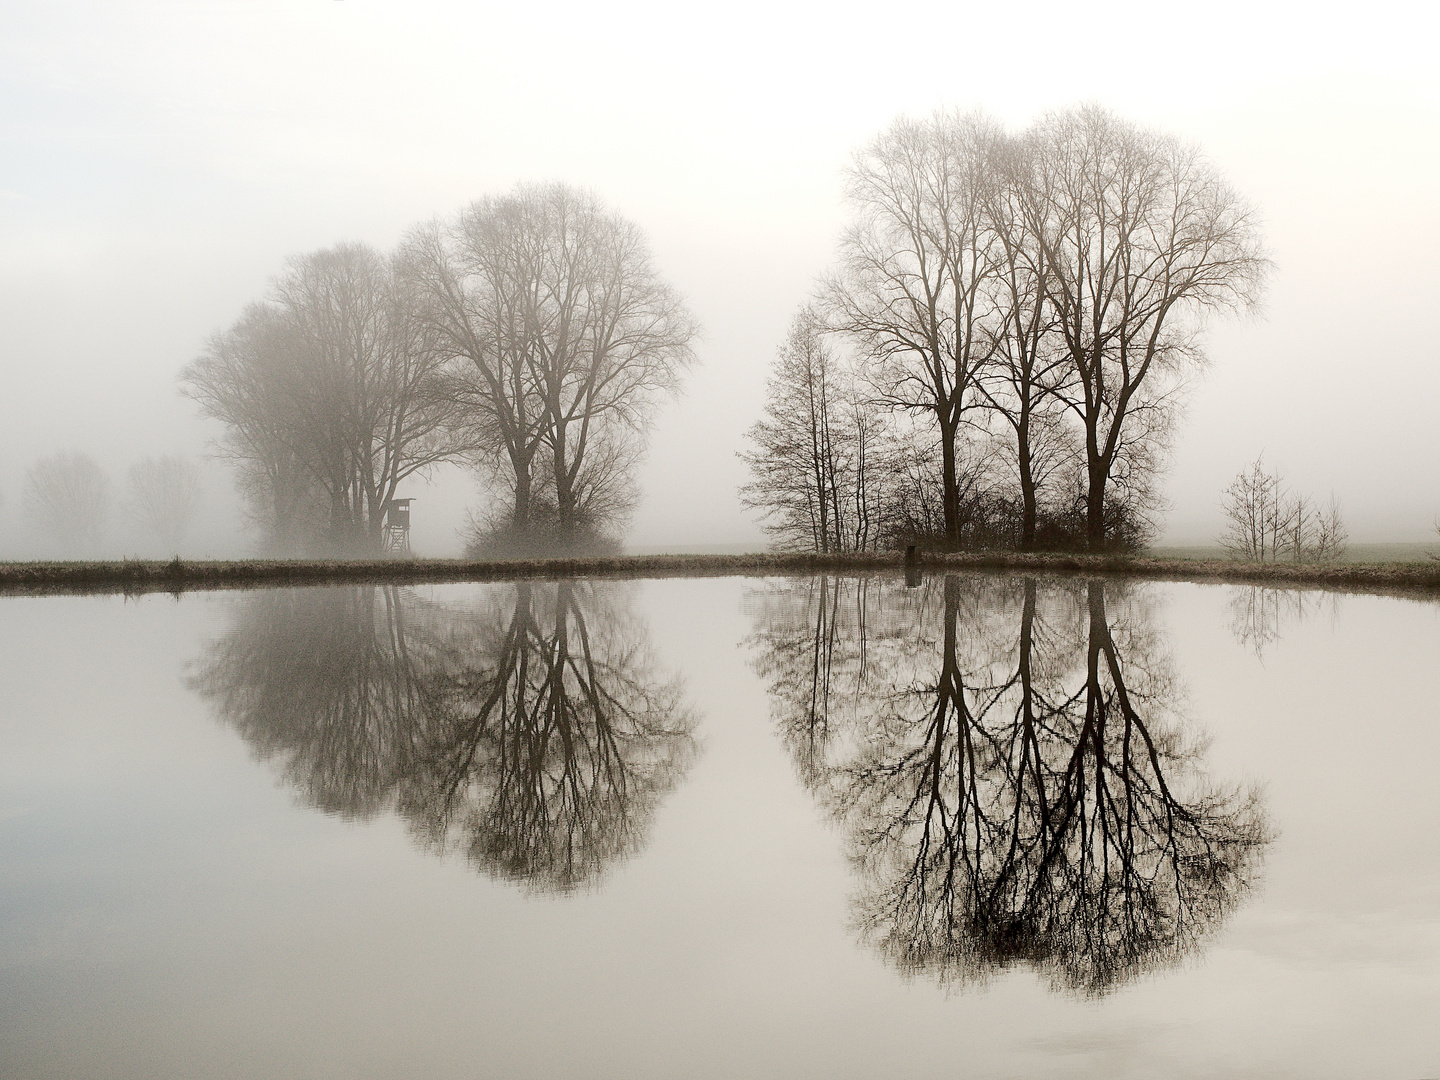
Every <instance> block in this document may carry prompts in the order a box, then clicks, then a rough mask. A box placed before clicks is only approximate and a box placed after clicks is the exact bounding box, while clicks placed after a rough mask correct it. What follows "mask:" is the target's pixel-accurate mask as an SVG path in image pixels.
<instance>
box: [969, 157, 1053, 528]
mask: <svg viewBox="0 0 1440 1080" xmlns="http://www.w3.org/2000/svg"><path fill="white" fill-rule="evenodd" d="M1038 153H1040V147H1039V144H1038V142H1037V140H1035V139H1033V138H1019V139H1017V138H1010V137H1005V136H1002V135H993V136H992V141H991V143H990V147H989V154H990V157H991V162H992V168H993V169H994V170H995V182H994V183H992V184H989V185H987V186H986V188H985V195H986V212H987V214H988V215H989V217H990V220H991V225H992V228H993V229H994V231H995V236H996V239H997V241H998V243H999V262H998V268H997V279H998V282H999V287H998V289H997V292H996V302H997V307H998V316H997V324H996V328H995V331H994V333H995V348H996V356H995V360H996V362H995V363H994V364H993V365H990V366H989V368H988V370H987V371H986V372H985V373H984V374H983V375H982V378H981V380H980V388H981V391H982V393H984V395H985V398H986V400H987V401H988V403H989V405H990V406H991V408H992V409H993V410H994V412H995V414H996V415H998V416H999V417H1000V418H1001V419H1002V420H1003V421H1004V423H1005V424H1006V425H1007V426H1008V427H1009V428H1010V430H1011V432H1012V436H1013V439H1014V455H1015V475H1016V479H1017V480H1018V481H1019V486H1020V505H1021V510H1020V537H1019V546H1020V548H1021V550H1022V551H1028V550H1031V549H1032V548H1034V547H1035V546H1036V541H1037V531H1038V526H1039V515H1040V492H1041V491H1042V489H1043V488H1044V487H1045V485H1046V482H1047V480H1049V479H1050V478H1051V477H1052V476H1053V475H1054V474H1056V473H1057V472H1059V471H1061V470H1063V469H1065V468H1066V467H1067V466H1069V465H1070V464H1071V463H1072V462H1073V460H1074V458H1075V450H1076V446H1075V445H1074V443H1075V440H1074V439H1073V438H1072V437H1071V436H1070V432H1069V431H1068V429H1067V428H1066V426H1065V423H1064V417H1063V416H1062V415H1061V405H1060V399H1059V398H1058V397H1057V391H1058V390H1059V389H1060V388H1061V386H1062V385H1063V384H1064V380H1065V379H1066V378H1067V377H1068V370H1067V363H1068V359H1069V357H1068V355H1067V354H1066V352H1065V350H1064V349H1063V348H1061V347H1059V346H1058V343H1057V341H1056V336H1057V333H1056V332H1057V329H1058V328H1057V326H1056V320H1055V316H1054V312H1053V309H1052V307H1051V305H1050V302H1049V282H1048V280H1047V279H1048V276H1049V273H1050V270H1049V265H1048V263H1047V261H1046V259H1047V248H1046V245H1044V244H1042V243H1040V242H1039V240H1038V238H1037V237H1036V235H1035V233H1034V231H1033V230H1032V229H1031V227H1030V226H1031V224H1032V223H1033V222H1035V221H1038V220H1042V219H1043V217H1044V214H1045V211H1044V208H1043V203H1044V199H1045V194H1044V191H1043V189H1042V188H1040V187H1038V186H1037V183H1036V180H1037V178H1038V179H1039V182H1040V183H1043V177H1044V173H1043V170H1041V169H1040V168H1038V166H1037V164H1036V161H1035V158H1036V155H1037V154H1038ZM1037 203H1038V204H1040V205H1037Z"/></svg>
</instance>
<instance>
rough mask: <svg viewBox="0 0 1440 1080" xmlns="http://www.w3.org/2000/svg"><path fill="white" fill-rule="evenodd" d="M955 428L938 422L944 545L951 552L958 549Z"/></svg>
mask: <svg viewBox="0 0 1440 1080" xmlns="http://www.w3.org/2000/svg"><path fill="white" fill-rule="evenodd" d="M955 427H956V425H954V424H952V423H947V422H946V421H945V420H944V419H943V418H942V419H941V421H940V482H941V484H942V485H943V486H944V488H945V501H944V515H945V543H946V546H947V547H949V548H950V549H951V550H953V551H958V550H959V549H960V479H959V476H958V475H957V470H956V467H955Z"/></svg>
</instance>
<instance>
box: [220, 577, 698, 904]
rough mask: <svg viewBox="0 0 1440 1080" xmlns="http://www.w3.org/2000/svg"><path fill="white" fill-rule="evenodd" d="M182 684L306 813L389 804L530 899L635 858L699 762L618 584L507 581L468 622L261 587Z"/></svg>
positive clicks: (418, 830) (377, 592)
mask: <svg viewBox="0 0 1440 1080" xmlns="http://www.w3.org/2000/svg"><path fill="white" fill-rule="evenodd" d="M192 685H193V686H194V688H195V689H197V690H198V691H200V693H202V694H203V695H204V696H205V697H207V698H209V699H210V700H212V701H213V702H214V704H215V708H216V711H217V713H218V714H219V715H220V716H221V717H222V718H223V719H224V720H225V721H226V722H228V723H230V724H231V725H233V726H234V727H235V728H236V730H238V731H239V732H240V733H241V734H242V735H243V736H244V737H245V739H246V740H247V741H248V742H249V743H250V745H251V746H252V747H253V748H254V750H255V752H256V754H257V755H258V756H259V757H261V758H264V759H275V760H278V761H281V762H283V768H284V775H285V778H286V780H287V782H288V783H290V784H292V785H293V786H294V787H295V788H296V789H297V790H299V791H300V792H301V793H302V794H303V796H304V798H305V799H306V801H307V802H309V803H311V804H312V805H314V806H317V807H320V808H322V809H325V810H327V811H331V812H337V813H343V814H346V815H349V816H356V817H369V816H372V815H374V814H376V813H379V812H381V811H383V810H387V809H391V808H394V809H396V810H398V811H399V812H400V813H401V814H402V816H403V817H404V818H405V819H406V820H407V821H408V822H409V823H410V825H411V828H412V831H413V832H414V833H415V835H416V836H417V838H419V839H421V840H422V841H423V842H424V843H425V844H426V845H427V846H429V847H432V848H434V849H436V850H459V851H463V852H464V853H465V855H466V856H467V858H468V859H470V860H471V861H472V863H473V864H474V865H476V866H477V867H479V868H481V869H483V870H484V871H486V872H487V873H492V874H495V875H498V876H502V877H505V878H509V879H513V880H516V881H520V882H523V883H525V884H527V885H530V886H532V887H534V888H537V889H542V890H559V891H568V890H570V889H573V888H576V887H578V886H581V885H585V884H589V883H593V882H594V881H596V880H598V878H599V877H600V876H601V874H602V873H603V872H604V871H605V869H606V868H607V867H608V866H610V865H612V864H613V863H614V862H615V861H617V860H619V859H623V858H625V857H627V856H629V855H631V854H633V853H634V852H636V851H638V850H639V848H640V847H641V846H642V845H643V843H644V840H645V836H646V833H647V830H648V827H649V822H650V819H651V817H652V815H653V813H654V811H655V809H656V807H657V806H658V804H659V802H660V801H661V799H663V798H664V796H665V795H666V794H668V792H669V791H670V790H671V789H672V788H673V787H674V786H675V784H676V783H677V782H678V781H679V779H680V777H681V776H682V775H683V774H684V772H685V771H686V769H688V767H689V764H690V762H691V760H692V759H693V757H694V753H695V741H694V737H693V729H694V722H695V721H694V716H693V713H692V712H691V710H690V709H689V707H688V706H687V705H686V704H685V702H684V700H683V695H682V691H681V686H680V683H679V680H678V679H674V678H670V679H667V678H665V677H664V676H663V675H661V674H660V673H658V672H657V671H656V667H655V663H654V658H653V656H652V653H651V650H650V646H649V642H648V638H647V631H646V629H645V627H644V625H643V623H641V622H640V621H639V620H638V619H636V618H635V617H634V616H633V614H632V613H631V612H630V610H629V608H628V605H627V603H626V593H625V590H624V587H623V586H619V585H605V584H598V585H597V584H584V583H572V582H561V583H558V584H529V583H522V584H516V585H509V586H501V587H497V588H495V589H494V590H493V591H491V592H489V593H488V594H487V595H486V603H485V604H484V605H483V606H482V607H481V608H479V609H476V610H465V611H460V610H456V609H451V608H447V607H444V606H441V605H437V604H431V603H426V602H423V601H420V600H418V599H416V598H415V597H414V596H412V595H410V594H408V593H407V592H405V591H404V590H400V589H396V588H376V587H356V588H337V589H301V590H287V591H276V592H265V593H257V594H254V595H252V596H249V597H247V598H246V599H244V600H243V601H242V602H241V605H240V608H239V610H238V611H237V614H236V618H235V621H234V624H233V626H232V628H231V630H230V631H229V633H227V634H225V635H224V636H223V637H221V638H219V639H218V640H217V641H215V642H214V643H212V644H211V645H210V646H209V648H208V649H207V651H206V654H205V656H204V658H203V660H202V661H201V663H200V665H199V669H198V672H197V674H196V675H195V676H194V678H193V679H192Z"/></svg>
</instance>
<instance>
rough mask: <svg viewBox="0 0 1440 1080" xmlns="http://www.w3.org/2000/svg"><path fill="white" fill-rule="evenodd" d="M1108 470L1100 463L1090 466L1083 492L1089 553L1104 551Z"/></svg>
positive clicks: (1093, 462) (1086, 539) (1096, 462)
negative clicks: (1087, 487) (1087, 483)
mask: <svg viewBox="0 0 1440 1080" xmlns="http://www.w3.org/2000/svg"><path fill="white" fill-rule="evenodd" d="M1109 475H1110V470H1109V468H1108V467H1107V466H1106V465H1105V464H1104V463H1102V462H1098V461H1093V460H1092V462H1091V465H1090V486H1089V490H1087V491H1086V492H1085V541H1086V546H1087V547H1088V548H1089V549H1090V550H1091V551H1103V550H1104V549H1105V481H1106V480H1107V479H1109Z"/></svg>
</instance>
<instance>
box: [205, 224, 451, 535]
mask: <svg viewBox="0 0 1440 1080" xmlns="http://www.w3.org/2000/svg"><path fill="white" fill-rule="evenodd" d="M408 285H409V279H408V278H405V277H403V276H400V275H397V274H396V272H395V266H394V262H393V260H392V259H390V258H388V257H386V256H384V255H381V254H380V253H379V252H376V251H374V250H373V249H371V248H369V247H366V246H365V245H363V244H341V245H339V246H337V247H334V248H330V249H327V250H322V251H316V252H311V253H310V254H307V255H301V256H297V257H295V258H293V259H291V260H290V261H289V264H288V266H287V269H286V272H285V273H284V274H283V275H281V276H280V277H279V278H277V279H276V281H275V283H274V286H273V288H272V290H271V295H270V297H269V298H268V299H267V300H266V301H264V302H262V303H258V304H253V305H251V306H250V307H248V308H247V309H246V310H245V312H244V314H243V315H242V316H241V318H240V320H239V321H238V322H236V323H235V325H234V326H232V327H231V328H230V329H229V330H226V331H225V332H223V333H220V334H216V335H215V336H214V337H213V338H211V340H210V342H209V343H208V345H207V346H206V349H205V351H204V353H203V354H202V355H201V356H200V357H199V359H197V360H195V361H194V362H193V363H191V364H190V365H189V366H188V367H186V369H185V370H184V372H182V374H181V383H182V385H183V387H184V389H185V392H186V393H187V394H189V395H190V396H191V397H192V398H194V399H195V400H196V401H197V402H199V403H200V406H201V408H202V410H203V411H204V412H205V414H206V415H208V416H211V417H214V418H215V419H217V420H220V421H221V422H222V423H223V424H224V425H225V428H226V434H225V438H224V440H223V442H222V444H221V447H222V453H223V454H224V455H225V456H226V457H228V458H229V459H230V460H231V461H233V462H234V463H235V464H236V465H237V466H238V467H239V469H240V486H241V491H242V492H243V493H244V494H245V496H246V498H247V501H248V502H249V505H250V507H251V511H252V514H253V515H254V517H255V518H256V520H257V521H258V522H259V523H260V525H261V526H262V528H263V529H264V531H265V534H266V537H267V541H268V543H269V545H270V546H271V547H272V548H275V549H278V550H281V551H293V550H297V549H300V550H311V551H331V552H364V551H374V550H377V549H378V548H379V546H380V542H381V532H382V528H383V525H384V515H385V511H386V508H387V506H388V504H389V502H390V500H391V499H394V498H395V497H396V492H397V489H398V488H399V485H400V484H401V483H402V482H403V481H404V480H406V479H407V478H409V477H411V476H414V475H416V474H417V473H423V472H424V471H425V470H426V469H428V468H430V467H431V466H432V465H434V464H436V463H438V462H441V461H445V460H449V459H451V458H453V457H455V456H456V455H457V454H458V453H459V452H460V447H459V445H458V444H457V443H456V441H455V439H454V438H453V436H452V435H451V432H450V428H449V426H448V421H449V419H450V416H451V413H452V411H453V409H454V403H453V401H452V399H451V398H450V397H449V396H448V395H447V394H446V393H444V392H443V390H444V383H443V382H442V379H441V374H442V369H443V366H444V363H445V360H446V357H445V355H444V354H443V353H442V352H440V351H438V350H437V349H436V348H435V347H434V345H433V343H432V342H431V341H430V340H429V339H428V338H427V336H426V333H425V331H424V328H423V326H422V324H421V323H420V322H419V321H418V319H417V318H416V316H415V307H416V304H415V302H414V300H413V298H412V297H411V296H410V295H408V293H407V291H406V290H407V287H408Z"/></svg>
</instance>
